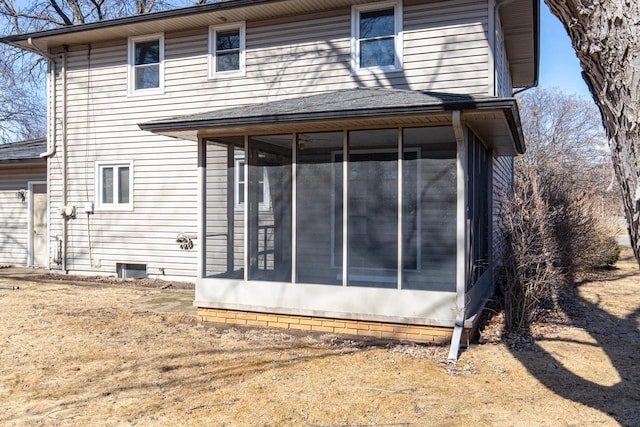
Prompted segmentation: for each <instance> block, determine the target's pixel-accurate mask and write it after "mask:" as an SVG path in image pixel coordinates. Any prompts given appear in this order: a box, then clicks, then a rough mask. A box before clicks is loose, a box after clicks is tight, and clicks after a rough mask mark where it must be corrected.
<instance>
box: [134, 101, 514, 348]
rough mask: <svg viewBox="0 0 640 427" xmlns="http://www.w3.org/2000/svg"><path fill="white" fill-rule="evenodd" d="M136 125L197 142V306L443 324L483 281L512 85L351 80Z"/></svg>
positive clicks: (221, 311)
mask: <svg viewBox="0 0 640 427" xmlns="http://www.w3.org/2000/svg"><path fill="white" fill-rule="evenodd" d="M141 128H142V129H145V130H149V131H152V132H156V133H160V134H164V135H170V136H173V137H177V138H182V139H191V140H197V141H198V143H199V152H200V161H199V171H200V173H199V177H200V191H199V193H200V196H199V198H200V218H201V220H200V226H199V234H198V250H199V256H200V261H201V262H200V267H199V272H198V279H197V283H196V295H195V302H194V305H196V306H197V307H198V308H199V309H200V311H201V316H202V317H203V318H205V319H207V318H209V317H210V316H208V315H207V313H213V314H212V316H211V317H219V318H220V319H230V318H232V319H234V320H241V319H253V320H255V321H256V323H255V324H260V323H259V322H260V321H259V319H260V318H262V319H263V320H264V322H265V324H266V325H268V324H270V323H271V324H274V326H282V325H284V324H287V325H289V327H299V328H300V329H305V328H302V327H301V326H302V325H306V324H309V325H310V326H313V325H314V323H313V322H316V323H315V325H316V326H318V328H315V329H317V330H326V329H322V327H323V325H328V324H329V322H333V323H332V324H333V325H335V324H339V325H340V326H342V328H337V329H335V331H338V329H346V330H351V331H352V332H353V333H356V332H357V331H360V329H359V326H358V325H360V326H362V325H363V324H365V325H367V328H368V329H367V331H366V332H363V333H362V334H363V335H372V333H371V331H372V328H371V326H370V325H371V322H380V324H384V325H405V326H406V325H414V326H429V327H436V328H438V327H441V328H448V329H449V330H450V331H452V330H453V327H454V326H455V325H456V324H457V325H458V326H460V327H461V326H464V327H466V328H469V327H471V325H472V323H473V320H474V316H475V315H476V314H477V313H478V310H479V309H480V307H481V306H482V304H483V301H484V299H485V298H486V297H487V296H489V295H490V294H491V292H492V286H493V278H492V275H493V268H492V247H493V225H492V224H493V220H492V218H493V203H494V199H497V195H495V194H494V191H493V189H492V183H493V178H492V175H493V171H492V164H493V160H494V158H495V157H496V156H512V155H515V154H516V153H518V152H522V151H523V145H522V135H521V132H520V130H519V129H520V128H519V118H518V112H517V107H516V105H515V101H514V100H513V99H510V98H488V97H487V98H470V97H466V96H452V95H442V94H433V93H421V92H408V91H398V90H387V89H354V90H347V91H338V92H333V93H327V94H321V95H312V96H307V97H304V98H297V99H293V100H282V101H274V102H270V103H265V104H260V105H256V106H249V107H240V108H232V109H226V110H218V111H214V112H210V113H205V114H200V115H194V116H186V117H184V116H183V117H176V118H171V119H166V120H162V121H157V122H151V123H146V124H142V125H141ZM225 313H226V317H225ZM229 313H232V314H229ZM238 313H241V314H242V315H238ZM259 314H270V315H273V316H272V317H268V316H262V317H260V316H259ZM278 316H280V317H278ZM213 320H216V319H213ZM269 320H271V321H269ZM325 320H326V322H325ZM305 321H306V322H305ZM338 321H339V322H338ZM300 322H302V323H300ZM323 322H324V323H323ZM336 322H337V323H336ZM358 322H359V323H358ZM308 329H314V328H312V327H309V328H308ZM379 329H384V328H382V327H381V328H379ZM390 330H391V331H393V330H396V331H397V330H399V329H394V328H393V326H391V327H390ZM414 332H415V330H414ZM373 335H375V334H373ZM378 335H381V336H384V335H385V334H384V333H382V332H380V333H379V334H378ZM398 336H401V337H406V335H402V334H399V335H398ZM448 336H449V337H450V336H451V334H449V335H448ZM414 338H417V337H414ZM432 338H433V337H432ZM432 338H430V339H427V340H433V339H432Z"/></svg>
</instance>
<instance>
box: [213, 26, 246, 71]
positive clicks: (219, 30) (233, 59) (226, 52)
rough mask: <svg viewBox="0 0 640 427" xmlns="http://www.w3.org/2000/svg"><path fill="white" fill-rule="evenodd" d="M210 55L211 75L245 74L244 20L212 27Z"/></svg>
mask: <svg viewBox="0 0 640 427" xmlns="http://www.w3.org/2000/svg"><path fill="white" fill-rule="evenodd" d="M209 57H210V65H209V75H210V77H218V76H237V75H244V72H245V24H244V22H241V23H237V24H229V25H216V26H212V27H210V29H209Z"/></svg>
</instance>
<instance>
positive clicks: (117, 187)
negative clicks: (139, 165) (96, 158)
mask: <svg viewBox="0 0 640 427" xmlns="http://www.w3.org/2000/svg"><path fill="white" fill-rule="evenodd" d="M96 208H97V209H99V210H133V162H117V163H111V162H108V163H107V162H99V163H96Z"/></svg>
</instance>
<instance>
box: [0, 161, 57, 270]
mask: <svg viewBox="0 0 640 427" xmlns="http://www.w3.org/2000/svg"><path fill="white" fill-rule="evenodd" d="M45 171H46V166H45V164H44V163H43V164H41V165H38V166H18V167H16V166H9V167H7V166H3V165H0V265H5V264H8V265H16V266H26V265H27V264H28V246H29V229H28V224H29V204H28V200H29V193H28V191H27V190H28V188H29V184H28V183H29V181H46V172H45ZM20 190H25V196H26V199H25V201H24V202H22V201H21V200H20V199H18V198H17V196H16V193H17V192H18V191H20Z"/></svg>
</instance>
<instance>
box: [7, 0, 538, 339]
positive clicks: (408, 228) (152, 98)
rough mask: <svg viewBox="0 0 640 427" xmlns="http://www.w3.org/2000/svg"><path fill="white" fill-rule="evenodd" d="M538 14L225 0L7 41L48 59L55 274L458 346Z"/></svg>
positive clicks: (226, 313) (483, 259)
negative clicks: (163, 282) (167, 286)
mask: <svg viewBox="0 0 640 427" xmlns="http://www.w3.org/2000/svg"><path fill="white" fill-rule="evenodd" d="M538 7H539V6H538V0H507V1H497V0H440V1H433V0H404V1H403V0H393V1H381V2H380V1H366V0H331V1H317V0H227V1H220V2H215V3H211V4H207V5H201V6H194V7H189V8H183V9H177V10H170V11H166V12H159V13H153V14H148V15H142V16H134V17H128V18H122V19H115V20H110V21H102V22H95V23H90V24H83V25H77V26H70V27H64V28H57V29H52V30H47V31H42V32H39V33H32V34H20V35H15V36H9V37H5V38H3V39H1V40H0V41H2V42H4V43H9V44H12V45H14V46H18V47H21V48H23V49H28V50H31V51H34V52H37V53H39V54H40V55H42V56H44V57H46V58H48V59H49V73H48V75H49V85H48V92H49V116H50V117H49V141H50V145H49V147H48V153H47V155H48V171H47V177H48V184H49V193H50V209H49V224H50V229H49V243H50V246H51V248H52V250H51V254H52V257H51V260H50V265H51V268H52V269H53V270H61V271H63V272H91V273H96V272H98V273H103V274H114V275H115V274H118V275H121V276H131V275H149V276H165V277H183V278H184V277H193V278H195V280H196V295H195V305H196V306H197V307H198V308H199V314H200V316H201V318H202V319H205V320H212V321H223V322H228V323H238V324H252V325H264V326H271V325H273V326H284V327H289V328H299V329H308V330H320V331H332V332H346V333H353V334H359V335H373V336H395V337H400V338H410V339H417V340H431V341H434V340H435V341H443V340H445V339H449V338H450V337H451V334H452V331H453V330H454V326H457V327H456V331H457V333H460V332H461V331H462V327H463V326H464V327H466V328H469V327H470V326H471V325H472V323H473V321H474V319H475V318H477V314H478V312H479V310H480V308H481V306H482V304H483V301H484V300H485V298H486V297H487V296H489V295H490V294H491V292H492V289H493V283H494V271H495V265H496V262H497V260H498V259H499V253H500V251H501V241H500V238H499V236H500V234H499V232H498V230H497V227H496V214H497V211H498V209H499V202H500V199H501V197H502V196H503V195H505V194H508V193H509V189H510V186H511V183H512V173H513V159H512V157H513V156H515V155H517V154H518V153H522V152H523V151H524V141H523V136H522V133H521V130H520V122H519V115H518V108H517V105H516V102H515V100H514V99H513V98H512V95H513V92H514V89H515V88H527V87H531V86H534V85H535V84H536V83H537V73H538V38H539V35H538V31H539V24H538V21H539V16H538V15H539V12H538ZM458 338H459V335H458Z"/></svg>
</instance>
